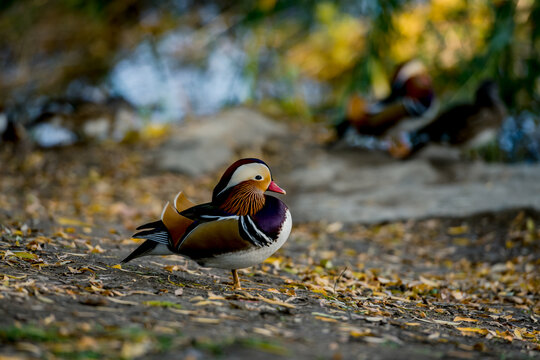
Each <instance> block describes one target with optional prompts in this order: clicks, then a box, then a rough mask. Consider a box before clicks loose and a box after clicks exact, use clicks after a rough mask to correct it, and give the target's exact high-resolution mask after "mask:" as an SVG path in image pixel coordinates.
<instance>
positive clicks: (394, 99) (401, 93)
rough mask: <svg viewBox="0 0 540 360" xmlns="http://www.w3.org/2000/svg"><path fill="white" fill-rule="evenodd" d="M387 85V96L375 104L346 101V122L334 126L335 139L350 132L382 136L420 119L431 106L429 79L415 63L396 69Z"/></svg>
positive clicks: (359, 99) (353, 98) (354, 97)
mask: <svg viewBox="0 0 540 360" xmlns="http://www.w3.org/2000/svg"><path fill="white" fill-rule="evenodd" d="M390 85H391V93H390V95H388V96H387V97H386V98H384V99H382V100H380V101H377V102H374V103H370V102H368V101H367V100H365V99H364V98H362V97H361V96H359V95H352V96H351V97H350V98H349V100H348V102H347V107H346V111H345V119H343V120H342V121H341V122H340V123H339V124H337V125H336V132H337V135H338V138H342V137H343V136H345V134H346V133H347V132H348V131H349V129H350V128H353V129H355V130H356V132H357V133H358V134H362V135H372V136H381V135H383V134H384V133H385V132H386V131H388V130H389V129H390V128H392V127H393V126H395V125H396V124H398V123H399V122H400V121H401V120H403V119H405V118H418V117H421V116H422V115H424V114H425V113H426V112H427V111H428V110H429V109H430V107H431V106H432V104H433V102H434V101H433V100H434V91H433V86H432V82H431V78H430V76H429V74H428V72H427V70H426V68H425V66H424V65H423V64H422V63H421V62H420V61H418V60H411V61H407V62H405V63H403V64H401V65H399V66H398V67H397V68H396V70H395V72H394V74H393V76H392V80H391V84H390Z"/></svg>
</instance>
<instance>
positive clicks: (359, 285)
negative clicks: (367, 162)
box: [0, 144, 540, 360]
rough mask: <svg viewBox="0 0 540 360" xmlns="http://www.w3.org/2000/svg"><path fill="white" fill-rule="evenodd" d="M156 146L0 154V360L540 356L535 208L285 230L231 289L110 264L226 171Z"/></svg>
mask: <svg viewBox="0 0 540 360" xmlns="http://www.w3.org/2000/svg"><path fill="white" fill-rule="evenodd" d="M153 146H156V145H155V144H143V145H141V144H138V145H114V144H101V145H89V146H85V147H73V148H69V149H59V150H50V151H33V152H28V153H26V154H24V155H23V154H22V153H20V152H15V153H14V152H12V151H11V150H9V149H5V148H4V149H3V150H1V151H0V164H1V169H2V170H1V172H2V174H1V175H0V224H1V225H0V279H1V281H2V282H1V284H0V288H1V292H0V309H1V313H2V314H3V316H1V317H0V344H1V350H0V354H1V355H0V359H19V358H43V359H55V358H69V359H87V358H107V359H108V358H110V359H117V358H124V359H131V358H144V359H154V358H156V359H157V358H159V359H161V360H164V359H190V360H192V359H205V358H219V359H239V358H240V359H243V358H246V359H248V358H254V357H257V358H258V359H270V358H271V359H275V358H295V359H304V358H305V359H314V358H315V359H336V360H337V359H402V358H409V359H455V358H457V359H478V358H486V359H514V358H517V359H529V358H531V359H532V358H537V357H539V356H540V324H539V322H538V321H539V319H540V296H539V289H540V275H539V274H540V271H539V268H540V245H539V239H540V216H539V214H537V213H534V212H529V211H526V210H525V211H522V210H520V209H516V211H509V212H505V213H498V214H485V215H478V216H475V217H469V218H463V219H426V220H422V221H416V222H412V221H410V222H399V223H389V224H381V225H372V226H362V225H343V224H341V223H339V222H334V223H328V222H325V221H324V219H321V221H318V222H310V223H304V224H295V226H294V228H293V232H292V234H291V237H290V239H289V241H288V242H287V243H286V244H285V246H284V247H283V248H282V249H281V250H280V251H278V253H276V254H275V255H274V256H272V257H271V258H270V259H268V260H267V261H266V262H265V263H264V264H261V265H259V266H256V267H253V268H250V269H246V270H243V271H241V273H240V276H241V280H242V283H243V286H244V290H242V291H233V290H232V288H231V276H230V274H229V273H228V272H226V271H223V270H219V269H206V268H201V267H199V266H198V265H196V264H195V263H193V262H189V261H186V260H184V259H182V258H180V257H176V256H172V257H146V258H143V259H138V260H135V261H133V262H130V263H128V264H124V265H123V266H118V264H119V262H120V260H121V259H122V258H123V257H124V256H126V255H127V254H128V253H129V252H130V251H131V250H133V249H134V248H135V247H136V246H137V243H136V242H135V241H134V240H131V239H130V238H129V237H130V235H131V234H132V233H133V231H134V229H135V227H136V226H138V225H140V224H142V223H144V222H146V221H150V220H154V219H156V218H157V217H158V216H159V214H160V212H161V208H162V206H163V205H164V203H165V202H166V201H167V200H170V199H171V198H173V197H174V195H175V194H176V193H177V192H178V191H179V190H184V191H186V193H187V194H188V195H189V196H190V198H191V199H192V200H194V201H196V202H203V201H208V199H209V197H210V193H211V189H212V187H213V186H214V184H215V183H216V182H217V178H218V177H219V175H220V174H219V173H216V174H211V175H209V176H207V177H204V178H199V179H196V180H194V179H189V178H187V177H184V176H179V175H175V174H171V173H159V172H156V170H155V168H154V167H153V165H152V161H153V160H152V157H151V156H150V155H149V154H150V153H151V149H152V147H153ZM267 155H268V158H269V159H270V160H269V162H270V165H271V166H272V164H273V163H274V164H276V163H277V162H279V156H277V155H276V153H275V152H273V153H272V154H267ZM279 169H280V166H279V165H278V166H277V170H276V169H273V172H274V177H275V178H276V179H277V180H278V179H279V171H278V170H279ZM278 183H279V181H278ZM537 195H538V194H531V196H537ZM283 200H284V201H285V202H286V201H287V198H286V196H285V197H284V198H283ZM293 217H294V214H293Z"/></svg>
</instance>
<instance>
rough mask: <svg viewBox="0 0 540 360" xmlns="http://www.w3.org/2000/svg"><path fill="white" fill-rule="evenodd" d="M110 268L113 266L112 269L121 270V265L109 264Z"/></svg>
mask: <svg viewBox="0 0 540 360" xmlns="http://www.w3.org/2000/svg"><path fill="white" fill-rule="evenodd" d="M111 268H113V269H120V270H121V269H122V265H120V264H116V265H113V266H111Z"/></svg>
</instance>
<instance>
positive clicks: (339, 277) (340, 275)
mask: <svg viewBox="0 0 540 360" xmlns="http://www.w3.org/2000/svg"><path fill="white" fill-rule="evenodd" d="M348 269H349V267H348V266H345V269H343V271H342V272H341V274H339V276H338V277H337V279H336V281H335V282H334V294H335V293H336V286H337V283H338V281H339V279H341V277H342V276H343V274H344V273H345V271H347V270H348Z"/></svg>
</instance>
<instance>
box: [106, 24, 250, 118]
mask: <svg viewBox="0 0 540 360" xmlns="http://www.w3.org/2000/svg"><path fill="white" fill-rule="evenodd" d="M195 37H196V33H195V32H194V31H193V30H189V29H180V30H177V31H173V32H171V33H170V34H168V35H166V36H165V37H163V38H162V39H161V40H159V41H158V42H157V44H152V43H151V42H149V41H145V42H143V43H142V44H140V45H139V46H138V47H137V49H136V50H135V51H134V52H133V53H132V54H131V55H129V56H128V57H126V58H124V59H123V60H121V61H120V62H119V63H118V64H117V65H116V66H115V67H114V68H113V70H112V72H111V74H110V78H109V82H110V86H111V88H112V90H113V92H114V93H116V94H118V95H120V96H122V97H124V98H126V99H127V100H128V101H129V102H131V103H132V104H134V105H135V106H137V107H140V108H145V109H148V110H150V112H151V118H152V119H153V120H157V121H174V120H180V119H182V118H183V117H184V116H185V115H186V114H188V113H192V114H196V115H202V114H209V113H213V112H216V111H218V110H219V109H221V108H222V107H224V106H225V105H234V104H239V103H242V102H244V101H246V100H247V98H248V96H249V94H250V80H249V79H248V78H247V77H246V76H244V66H245V61H246V55H245V53H244V52H243V51H242V50H241V48H240V46H239V45H238V44H236V43H235V42H233V40H231V39H228V38H226V37H222V38H219V40H217V41H216V43H215V44H214V45H213V47H212V50H211V51H210V52H209V53H208V54H207V55H206V57H205V58H204V60H198V61H196V62H193V61H188V60H189V59H188V60H186V57H188V56H189V54H183V53H184V52H185V51H183V49H185V48H188V49H189V48H192V47H193V45H194V42H195V41H197V39H196V38H195Z"/></svg>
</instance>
